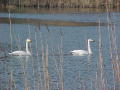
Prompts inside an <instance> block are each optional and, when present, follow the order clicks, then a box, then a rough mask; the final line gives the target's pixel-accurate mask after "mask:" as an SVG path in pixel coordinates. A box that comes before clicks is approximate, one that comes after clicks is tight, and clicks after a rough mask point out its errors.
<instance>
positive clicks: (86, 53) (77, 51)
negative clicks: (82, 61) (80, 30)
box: [70, 39, 94, 56]
mask: <svg viewBox="0 0 120 90" xmlns="http://www.w3.org/2000/svg"><path fill="white" fill-rule="evenodd" d="M90 42H94V40H92V39H88V51H86V50H73V51H70V53H72V54H73V55H74V56H77V55H78V56H84V55H91V54H92V50H91V47H90Z"/></svg>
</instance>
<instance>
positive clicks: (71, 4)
mask: <svg viewBox="0 0 120 90" xmlns="http://www.w3.org/2000/svg"><path fill="white" fill-rule="evenodd" d="M106 5H108V6H109V8H120V1H119V0H9V1H8V0H1V1H0V6H1V7H9V6H10V7H11V6H16V7H34V8H40V7H45V8H105V7H106Z"/></svg>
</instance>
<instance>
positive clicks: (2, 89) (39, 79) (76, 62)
mask: <svg viewBox="0 0 120 90" xmlns="http://www.w3.org/2000/svg"><path fill="white" fill-rule="evenodd" d="M110 15H111V19H110V20H111V21H112V22H113V23H114V24H115V29H116V33H117V34H116V36H117V40H118V42H117V46H118V49H119V44H120V42H119V38H120V37H119V34H120V17H119V16H120V13H119V12H111V13H110ZM11 17H12V18H13V19H16V21H12V22H14V23H12V24H11V27H12V51H15V50H19V49H20V50H25V40H26V38H31V39H32V43H31V44H30V49H31V51H32V56H26V57H19V56H9V55H8V53H9V52H10V51H11V42H10V41H11V39H10V29H9V28H10V24H8V23H6V22H5V20H4V18H7V19H8V21H9V13H7V12H4V13H3V12H1V13H0V43H1V48H3V49H2V50H1V53H4V51H5V53H6V55H7V56H8V57H5V58H1V61H0V90H6V89H8V88H12V89H11V90H25V88H26V87H27V88H30V90H45V88H44V84H45V80H44V72H43V71H44V66H43V62H44V61H43V60H42V49H43V48H44V51H46V49H47V46H48V53H49V55H48V72H49V80H50V81H49V82H50V83H49V85H50V90H55V89H58V90H61V84H60V79H59V75H58V74H59V73H60V72H61V71H62V73H63V74H62V76H63V80H64V89H65V90H102V89H100V88H96V87H98V86H97V85H96V82H97V73H98V72H99V71H98V66H99V65H98V61H99V33H98V28H99V27H98V25H96V24H93V25H90V26H89V25H87V26H86V25H83V26H81V25H80V26H79V25H77V26H72V25H71V26H70V25H69V23H71V22H74V23H75V22H86V23H92V22H94V23H98V21H99V20H100V21H101V23H107V13H106V12H101V13H100V12H99V13H95V12H94V13H80V12H77V13H37V14H36V13H11ZM18 18H19V19H25V21H27V20H28V21H27V22H28V23H26V24H25V23H19V21H17V19H18ZM29 19H38V20H39V19H40V20H48V21H51V22H53V21H56V22H57V21H62V22H61V23H63V21H64V22H65V21H67V22H69V23H67V24H66V25H64V26H62V25H59V24H57V25H55V24H50V25H49V23H47V25H46V24H45V23H44V24H40V23H38V24H37V23H35V24H29ZM22 22H23V21H22ZM33 23H34V22H33ZM100 31H101V34H102V38H101V39H102V47H103V48H102V49H103V59H104V72H105V75H104V78H105V80H106V82H107V85H106V88H107V89H108V90H114V89H113V88H114V86H115V90H118V88H119V86H118V85H119V84H118V82H117V80H116V78H115V77H114V75H113V71H112V65H111V59H110V54H109V52H110V51H109V47H110V45H109V44H110V42H109V33H108V27H107V26H106V25H103V26H101V27H100ZM88 38H91V39H93V40H95V42H94V43H91V48H92V51H93V55H92V56H83V57H81V56H72V55H71V54H70V53H69V51H71V50H75V49H83V50H87V44H86V43H87V39H88ZM61 50H62V51H61ZM61 52H62V53H61ZM37 55H38V56H37ZM1 56H2V55H1ZM3 56H4V54H3ZM61 67H62V69H61ZM59 69H60V70H59ZM11 79H12V80H11ZM11 81H12V85H11ZM11 86H12V87H11ZM107 89H106V90H107Z"/></svg>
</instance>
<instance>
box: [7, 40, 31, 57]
mask: <svg viewBox="0 0 120 90" xmlns="http://www.w3.org/2000/svg"><path fill="white" fill-rule="evenodd" d="M29 42H31V40H30V39H26V51H13V52H11V53H9V55H14V56H30V55H31V53H30V51H29V49H28V43H29Z"/></svg>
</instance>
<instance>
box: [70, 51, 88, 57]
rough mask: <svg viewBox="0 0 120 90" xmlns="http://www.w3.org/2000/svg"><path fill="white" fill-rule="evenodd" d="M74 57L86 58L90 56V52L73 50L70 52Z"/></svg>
mask: <svg viewBox="0 0 120 90" xmlns="http://www.w3.org/2000/svg"><path fill="white" fill-rule="evenodd" d="M70 52H71V53H72V54H73V55H74V56H84V55H87V54H88V51H85V50H73V51H70Z"/></svg>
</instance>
